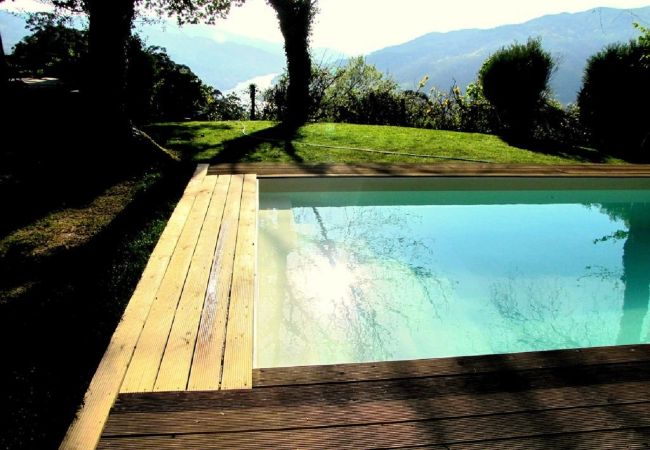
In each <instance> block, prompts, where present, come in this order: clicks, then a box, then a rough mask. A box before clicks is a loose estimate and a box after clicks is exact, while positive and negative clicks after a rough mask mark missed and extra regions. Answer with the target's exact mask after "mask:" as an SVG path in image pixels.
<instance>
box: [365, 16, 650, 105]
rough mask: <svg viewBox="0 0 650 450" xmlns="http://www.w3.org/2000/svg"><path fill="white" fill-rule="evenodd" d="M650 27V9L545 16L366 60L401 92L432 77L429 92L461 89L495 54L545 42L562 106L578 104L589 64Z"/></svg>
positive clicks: (428, 40)
mask: <svg viewBox="0 0 650 450" xmlns="http://www.w3.org/2000/svg"><path fill="white" fill-rule="evenodd" d="M635 21H636V22H641V23H646V24H647V23H650V7H645V8H637V9H629V10H621V9H613V8H598V9H594V10H590V11H587V12H583V13H574V14H569V13H564V14H556V15H549V16H543V17H540V18H538V19H534V20H531V21H529V22H526V23H523V24H516V25H504V26H500V27H497V28H491V29H487V30H480V29H469V30H460V31H452V32H448V33H430V34H427V35H424V36H421V37H419V38H417V39H414V40H412V41H409V42H406V43H404V44H401V45H396V46H392V47H387V48H385V49H382V50H378V51H376V52H373V53H371V54H369V55H368V56H367V61H368V62H369V63H371V64H375V65H376V66H377V67H378V68H379V69H380V70H382V71H384V72H387V73H389V74H390V75H392V76H393V77H394V78H395V79H396V80H397V81H398V82H399V83H400V85H401V86H402V87H404V88H408V89H413V88H415V87H416V86H417V84H418V82H419V81H420V80H421V79H422V77H423V76H425V75H429V77H430V82H429V85H428V87H431V86H436V87H438V88H440V89H443V90H445V89H448V88H449V87H450V86H451V85H452V83H454V81H455V82H456V83H457V84H458V85H459V86H461V87H465V86H466V85H467V84H468V83H470V82H471V81H473V80H475V79H476V75H477V72H478V70H479V69H480V67H481V64H482V63H483V61H485V59H486V58H487V57H489V56H490V54H491V53H493V52H494V51H496V50H498V49H499V48H501V47H503V46H507V45H510V44H512V43H514V42H526V40H527V39H528V38H529V37H541V38H542V45H543V46H544V48H545V49H547V50H548V51H550V52H551V54H552V55H553V56H554V57H555V58H556V59H557V61H558V70H557V72H556V73H555V74H554V76H553V78H552V80H551V85H552V89H553V91H554V94H555V96H556V98H558V100H560V101H561V102H563V103H569V102H572V101H575V97H576V93H577V92H578V90H579V89H580V85H581V83H582V74H583V71H584V67H585V64H586V62H587V59H588V58H589V57H590V56H591V55H593V54H595V53H596V52H598V51H600V50H601V49H603V48H604V47H605V46H606V45H608V44H612V43H615V42H626V41H628V40H629V39H632V38H635V37H636V36H638V32H637V31H636V30H635V29H634V28H633V26H632V23H633V22H635Z"/></svg>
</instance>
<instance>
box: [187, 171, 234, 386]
mask: <svg viewBox="0 0 650 450" xmlns="http://www.w3.org/2000/svg"><path fill="white" fill-rule="evenodd" d="M243 182H244V177H243V176H240V175H237V176H233V177H232V179H231V182H230V187H229V189H228V197H227V199H226V209H225V212H224V216H223V221H222V225H221V229H220V231H219V238H218V244H217V248H216V252H215V262H214V267H213V274H212V276H211V277H212V278H213V280H214V283H213V284H211V287H210V289H209V291H208V294H207V297H206V301H205V305H204V308H203V312H202V314H201V321H200V325H199V332H198V336H197V340H196V345H195V350H194V359H193V361H192V369H191V373H190V379H189V383H188V390H190V391H195V390H211V389H219V387H220V384H221V375H222V361H223V352H224V345H225V342H226V324H227V321H228V308H229V305H230V291H231V284H232V272H233V266H234V258H235V248H236V242H237V234H238V230H239V211H240V206H241V197H242V190H243Z"/></svg>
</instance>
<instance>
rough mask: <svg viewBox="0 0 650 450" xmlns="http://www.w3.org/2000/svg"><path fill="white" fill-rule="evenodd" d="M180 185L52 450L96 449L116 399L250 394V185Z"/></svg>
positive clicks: (200, 181) (237, 179)
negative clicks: (157, 394)
mask: <svg viewBox="0 0 650 450" xmlns="http://www.w3.org/2000/svg"><path fill="white" fill-rule="evenodd" d="M207 172H208V166H207V165H200V166H199V167H198V168H197V170H196V172H195V173H194V175H193V177H192V179H191V181H190V182H189V184H188V186H187V188H186V190H185V193H184V194H183V196H182V198H181V200H180V201H179V203H178V205H177V206H176V209H175V210H174V213H173V214H172V217H171V218H170V220H169V222H168V224H167V227H166V228H165V231H164V232H163V234H162V236H161V238H160V240H159V242H158V244H157V245H156V248H155V249H154V251H153V253H152V255H151V258H150V260H149V263H148V264H147V267H146V269H145V271H144V273H143V275H142V278H141V280H140V282H139V284H138V286H137V288H136V290H135V292H134V294H133V297H132V298H131V300H130V302H129V304H128V306H127V309H126V311H125V313H124V316H123V318H122V320H121V322H120V324H119V325H118V327H117V329H116V331H115V333H114V335H113V337H112V339H111V342H110V344H109V346H108V349H107V350H106V352H105V354H104V357H103V359H102V361H101V363H100V365H99V367H98V369H97V372H96V373H95V376H94V377H93V379H92V381H91V384H90V387H89V388H88V391H87V393H86V396H85V398H84V404H83V406H82V408H81V409H80V411H79V413H78V415H77V418H76V419H75V421H74V422H73V423H72V425H71V426H70V428H69V430H68V433H67V434H66V436H65V439H64V441H63V442H62V444H61V447H60V448H61V449H79V450H87V449H92V448H95V446H96V445H97V443H98V441H99V437H100V435H101V432H102V429H103V428H104V425H105V423H106V420H107V418H108V414H109V411H110V409H111V407H112V406H113V403H114V402H115V399H116V398H117V396H118V394H120V393H145V392H164V391H205V390H221V389H250V388H251V387H252V363H253V342H252V335H253V319H252V317H253V316H252V309H253V302H254V296H255V289H256V286H255V277H256V275H255V269H256V267H255V264H256V261H255V259H256V258H255V245H256V235H257V230H256V224H257V197H258V196H257V178H256V176H255V175H250V174H241V175H208V173H207Z"/></svg>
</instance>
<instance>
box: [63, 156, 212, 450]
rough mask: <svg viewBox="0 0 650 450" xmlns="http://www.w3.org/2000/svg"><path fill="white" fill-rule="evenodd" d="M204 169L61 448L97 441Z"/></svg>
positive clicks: (157, 250) (201, 169) (162, 240)
mask: <svg viewBox="0 0 650 450" xmlns="http://www.w3.org/2000/svg"><path fill="white" fill-rule="evenodd" d="M207 170H208V166H207V165H205V164H202V165H199V166H198V167H197V169H196V171H195V172H194V175H193V176H192V179H191V180H190V182H189V183H188V185H187V188H186V189H185V192H184V194H183V196H182V197H181V199H180V201H179V202H178V204H177V205H176V208H175V209H174V212H173V213H172V215H171V218H170V219H169V221H168V223H167V226H166V227H165V230H164V231H163V233H162V235H161V236H160V239H159V240H158V243H157V244H156V247H155V248H154V250H153V252H152V254H151V257H150V258H149V261H148V263H147V266H146V267H145V269H144V272H143V274H142V277H141V279H140V281H139V282H138V285H137V286H136V288H135V291H134V293H133V296H132V297H131V300H130V302H129V304H128V305H127V307H126V310H125V311H124V315H123V316H122V320H121V321H120V323H119V324H118V326H117V328H116V330H115V332H114V333H113V336H112V338H111V341H110V343H109V344H108V348H107V349H106V352H105V353H104V356H103V358H102V360H101V362H100V363H99V366H98V368H97V371H96V372H95V375H94V376H93V379H92V381H91V382H90V386H89V387H88V391H87V392H86V394H85V396H84V401H83V405H82V407H81V409H80V410H79V412H78V413H77V416H76V418H75V419H74V421H73V422H72V424H71V425H70V427H69V429H68V431H67V433H66V435H65V437H64V439H63V442H62V443H61V446H60V448H61V449H66V450H67V449H74V450H77V449H79V450H86V449H91V448H94V447H95V446H96V445H97V442H98V441H99V436H100V434H101V430H102V428H103V426H104V423H105V422H106V419H107V417H108V414H109V411H110V408H111V406H112V405H113V403H114V401H115V398H116V397H117V394H118V391H119V389H120V385H121V384H122V380H123V379H124V375H125V373H126V370H127V367H128V364H129V362H130V360H131V357H132V355H133V351H134V348H135V346H136V343H137V341H138V338H139V337H140V333H141V332H142V328H143V326H144V323H145V320H146V319H147V316H148V314H149V311H150V308H151V304H152V302H153V300H154V296H155V293H156V291H157V290H158V286H159V285H160V283H161V281H162V278H163V275H164V273H165V271H166V269H167V266H168V264H169V261H170V259H171V255H172V253H173V251H174V248H175V247H176V245H177V242H178V238H179V236H180V234H181V230H182V229H183V227H184V225H185V221H186V219H187V216H188V214H189V211H190V210H191V208H192V205H193V204H194V200H195V198H196V195H197V193H198V191H199V189H200V186H201V184H202V182H203V179H204V178H205V176H206V173H207Z"/></svg>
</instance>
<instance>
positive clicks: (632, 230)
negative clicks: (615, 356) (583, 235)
mask: <svg viewBox="0 0 650 450" xmlns="http://www.w3.org/2000/svg"><path fill="white" fill-rule="evenodd" d="M602 210H603V212H605V213H607V214H608V215H609V216H610V217H612V218H617V219H621V220H623V221H624V222H625V224H626V226H627V233H624V232H623V233H618V236H619V237H620V238H625V239H626V241H625V244H624V245H623V277H622V281H623V282H624V283H625V292H624V296H623V314H622V315H621V322H620V327H619V333H618V338H617V340H616V343H617V344H619V345H625V344H635V343H639V342H644V341H645V342H650V325H649V326H648V330H647V332H646V333H644V331H643V322H644V319H645V317H646V316H647V315H648V302H650V205H648V204H647V203H632V204H625V205H608V204H604V205H602Z"/></svg>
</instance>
